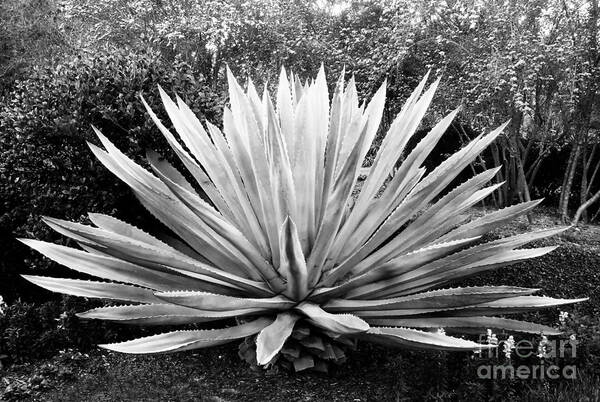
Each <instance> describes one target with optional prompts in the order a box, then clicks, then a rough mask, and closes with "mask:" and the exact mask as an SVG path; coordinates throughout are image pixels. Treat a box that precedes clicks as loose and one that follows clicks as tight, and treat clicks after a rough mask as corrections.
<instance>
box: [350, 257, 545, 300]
mask: <svg viewBox="0 0 600 402" xmlns="http://www.w3.org/2000/svg"><path fill="white" fill-rule="evenodd" d="M473 248H475V247H473ZM555 248H556V247H541V248H538V249H526V250H509V251H505V252H501V253H496V254H495V255H492V256H491V257H490V258H485V257H483V256H482V257H481V258H478V257H477V256H476V255H469V256H467V257H465V258H452V257H454V256H455V255H454V254H453V255H450V256H449V257H446V258H445V259H441V260H437V261H434V262H433V263H430V264H426V265H424V266H422V267H419V268H417V269H415V270H413V271H410V272H407V273H404V274H401V275H398V276H396V277H392V278H388V279H384V280H382V281H378V282H374V283H372V284H369V285H365V286H362V287H359V288H356V289H354V290H352V291H350V292H348V293H347V294H346V297H348V298H375V297H376V298H385V297H394V296H401V295H404V294H409V293H416V292H418V291H421V290H423V289H428V288H431V287H433V286H436V285H439V284H442V283H446V282H448V281H450V280H456V279H458V278H464V277H467V276H469V275H474V274H476V273H478V272H481V271H484V270H489V269H493V268H497V267H501V266H506V265H508V264H514V263H517V262H520V261H523V260H527V259H530V258H535V257H539V256H542V255H544V254H547V253H549V252H551V251H552V250H554V249H555ZM460 253H461V252H459V253H456V254H460Z"/></svg>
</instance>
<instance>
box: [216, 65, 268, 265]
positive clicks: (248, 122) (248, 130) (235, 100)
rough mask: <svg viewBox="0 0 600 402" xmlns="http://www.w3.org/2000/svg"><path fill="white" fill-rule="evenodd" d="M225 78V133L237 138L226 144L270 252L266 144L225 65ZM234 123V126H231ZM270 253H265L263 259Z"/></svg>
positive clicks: (250, 110)
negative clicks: (229, 117) (228, 116)
mask: <svg viewBox="0 0 600 402" xmlns="http://www.w3.org/2000/svg"><path fill="white" fill-rule="evenodd" d="M227 81H228V83H229V99H230V102H231V111H232V116H233V122H232V123H233V124H229V125H228V126H225V128H226V130H225V134H226V135H228V136H229V134H234V135H235V134H237V135H238V137H237V139H238V140H241V141H235V140H236V138H235V137H233V138H231V140H230V142H229V144H230V146H232V149H233V150H234V156H237V158H238V162H241V163H242V164H239V163H238V167H239V168H240V173H241V174H242V177H243V178H244V185H245V188H246V191H247V193H248V195H249V199H250V201H251V205H252V206H253V207H254V208H255V212H256V216H257V217H258V218H259V222H260V224H261V228H262V230H263V233H265V235H266V236H265V237H266V239H267V242H268V244H269V247H270V249H269V251H270V253H272V252H273V250H276V249H278V248H279V245H278V243H277V240H278V238H277V236H278V232H277V231H278V229H279V222H276V221H275V220H274V219H273V217H272V211H273V209H274V201H273V197H272V196H271V191H270V190H271V185H270V181H271V175H272V172H271V168H270V166H269V164H268V160H267V155H266V147H265V144H264V142H263V139H262V137H261V134H260V133H259V127H258V125H257V122H256V119H254V116H253V113H252V108H251V106H250V105H249V100H248V98H247V97H246V96H245V94H244V92H243V90H242V88H241V87H240V86H239V84H238V83H237V81H236V79H235V77H233V74H232V73H231V71H230V70H229V69H227ZM234 125H235V127H236V128H237V130H232V128H233V126H234ZM228 129H229V130H228ZM244 148H245V149H244ZM236 151H237V154H236ZM270 255H271V254H269V255H267V256H266V257H267V259H268V258H269V257H270Z"/></svg>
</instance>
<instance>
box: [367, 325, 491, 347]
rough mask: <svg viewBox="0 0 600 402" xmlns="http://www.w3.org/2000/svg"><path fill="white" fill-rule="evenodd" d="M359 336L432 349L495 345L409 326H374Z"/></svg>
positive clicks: (392, 343) (373, 340) (388, 343)
mask: <svg viewBox="0 0 600 402" xmlns="http://www.w3.org/2000/svg"><path fill="white" fill-rule="evenodd" d="M360 338H362V339H365V340H368V341H372V342H378V343H383V344H386V345H390V346H401V347H405V348H418V349H434V350H480V349H489V348H493V347H495V346H496V345H482V344H478V343H475V342H472V341H468V340H466V339H461V338H454V337H451V336H448V335H443V334H440V333H433V332H423V331H418V330H416V329H410V328H388V327H374V328H371V329H369V331H368V332H367V333H366V334H361V336H360Z"/></svg>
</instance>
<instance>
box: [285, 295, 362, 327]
mask: <svg viewBox="0 0 600 402" xmlns="http://www.w3.org/2000/svg"><path fill="white" fill-rule="evenodd" d="M296 310H298V311H300V312H302V313H303V314H304V315H306V316H307V317H308V321H309V322H310V323H312V324H313V325H315V326H317V327H319V328H322V329H324V330H327V331H332V332H336V333H338V334H357V333H360V332H365V331H367V330H368V329H369V324H367V323H366V322H365V321H363V320H362V319H360V318H358V317H355V316H353V315H350V314H331V313H328V312H327V311H325V310H323V309H322V308H321V307H319V306H317V305H316V304H314V303H310V302H302V303H300V304H299V305H298V306H296Z"/></svg>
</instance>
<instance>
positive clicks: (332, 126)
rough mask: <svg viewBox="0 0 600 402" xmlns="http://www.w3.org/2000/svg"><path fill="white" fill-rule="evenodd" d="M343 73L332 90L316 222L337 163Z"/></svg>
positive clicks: (343, 70) (323, 207)
mask: <svg viewBox="0 0 600 402" xmlns="http://www.w3.org/2000/svg"><path fill="white" fill-rule="evenodd" d="M344 75H345V68H343V69H342V72H341V73H340V77H339V78H338V80H337V83H336V86H335V90H334V92H333V99H332V101H331V112H330V115H329V132H328V134H327V141H326V143H325V155H324V158H325V159H324V166H323V194H322V199H321V202H320V204H321V205H322V208H321V214H320V215H319V219H318V222H321V221H322V220H323V214H324V213H325V207H326V205H327V201H328V199H329V194H330V192H331V186H332V185H333V180H334V172H335V167H336V165H337V155H338V143H339V141H338V138H339V137H340V135H341V134H340V129H341V127H342V121H341V116H342V106H343V98H344Z"/></svg>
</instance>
